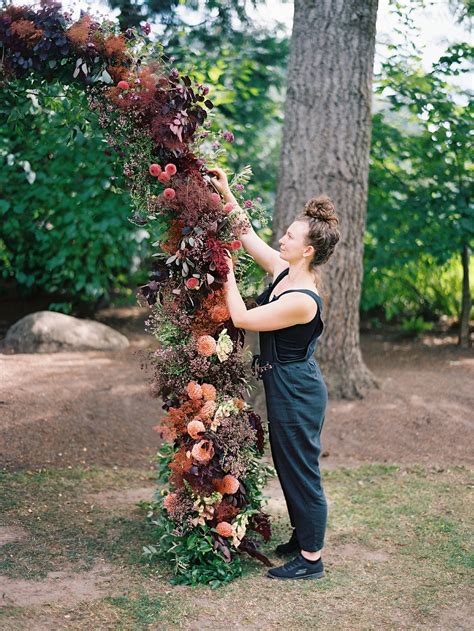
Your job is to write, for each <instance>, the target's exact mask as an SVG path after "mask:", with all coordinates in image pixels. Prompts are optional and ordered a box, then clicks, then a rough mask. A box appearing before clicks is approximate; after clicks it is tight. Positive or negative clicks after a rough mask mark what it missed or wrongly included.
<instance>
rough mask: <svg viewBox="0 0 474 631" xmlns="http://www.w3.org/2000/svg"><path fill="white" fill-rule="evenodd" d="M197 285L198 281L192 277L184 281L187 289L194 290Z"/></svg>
mask: <svg viewBox="0 0 474 631" xmlns="http://www.w3.org/2000/svg"><path fill="white" fill-rule="evenodd" d="M198 285H199V280H198V279H197V278H194V276H193V277H192V278H188V280H187V281H186V287H187V288H188V289H196V287H197V286H198Z"/></svg>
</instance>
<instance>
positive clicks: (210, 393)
mask: <svg viewBox="0 0 474 631" xmlns="http://www.w3.org/2000/svg"><path fill="white" fill-rule="evenodd" d="M201 389H202V396H203V397H204V400H205V401H215V400H216V395H217V391H216V389H215V388H214V386H213V385H212V384H211V383H202V384H201Z"/></svg>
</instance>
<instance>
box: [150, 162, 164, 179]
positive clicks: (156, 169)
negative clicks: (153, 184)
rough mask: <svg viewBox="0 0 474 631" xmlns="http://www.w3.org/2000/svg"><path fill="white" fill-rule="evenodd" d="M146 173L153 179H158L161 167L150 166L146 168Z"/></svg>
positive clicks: (156, 165)
mask: <svg viewBox="0 0 474 631" xmlns="http://www.w3.org/2000/svg"><path fill="white" fill-rule="evenodd" d="M148 171H149V172H150V175H153V176H154V177H158V176H159V175H160V173H161V167H160V165H159V164H156V163H155V164H150V166H149V167H148Z"/></svg>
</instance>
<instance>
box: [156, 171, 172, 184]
mask: <svg viewBox="0 0 474 631" xmlns="http://www.w3.org/2000/svg"><path fill="white" fill-rule="evenodd" d="M158 179H159V180H160V182H161V183H162V184H166V183H167V182H169V181H170V176H169V173H166V171H162V172H161V173H160V174H159V175H158Z"/></svg>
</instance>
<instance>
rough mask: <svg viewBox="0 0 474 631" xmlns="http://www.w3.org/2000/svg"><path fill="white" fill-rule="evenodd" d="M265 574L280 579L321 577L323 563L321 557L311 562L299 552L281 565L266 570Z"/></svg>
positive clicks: (322, 574)
mask: <svg viewBox="0 0 474 631" xmlns="http://www.w3.org/2000/svg"><path fill="white" fill-rule="evenodd" d="M267 576H269V577H270V578H280V579H298V578H322V577H323V576H324V565H323V561H322V559H321V558H319V559H318V560H317V561H316V563H311V561H308V559H305V558H304V556H303V555H302V554H301V553H300V554H298V556H297V557H295V558H294V559H292V560H291V561H288V563H285V565H281V566H280V567H272V568H271V569H270V570H268V573H267Z"/></svg>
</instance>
